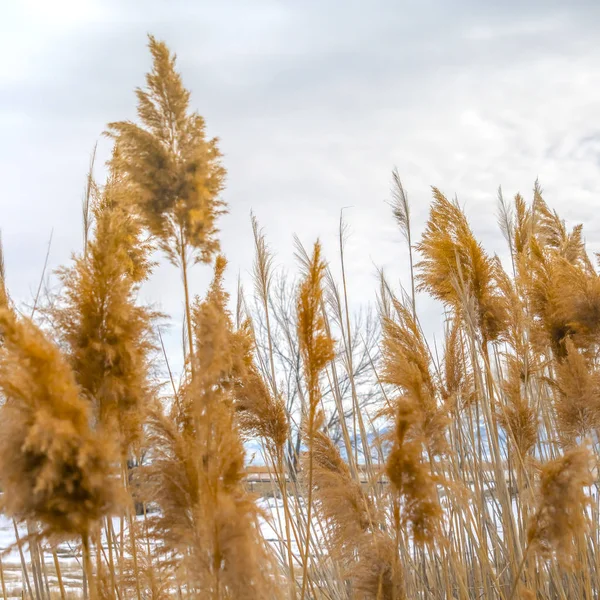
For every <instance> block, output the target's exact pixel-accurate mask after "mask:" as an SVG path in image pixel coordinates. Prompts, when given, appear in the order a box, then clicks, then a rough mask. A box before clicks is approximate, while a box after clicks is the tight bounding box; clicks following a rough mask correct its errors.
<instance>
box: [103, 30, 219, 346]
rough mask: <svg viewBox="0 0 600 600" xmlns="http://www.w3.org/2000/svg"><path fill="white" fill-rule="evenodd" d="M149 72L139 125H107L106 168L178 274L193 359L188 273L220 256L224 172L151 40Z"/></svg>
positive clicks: (172, 67) (168, 61) (161, 46)
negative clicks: (110, 143)
mask: <svg viewBox="0 0 600 600" xmlns="http://www.w3.org/2000/svg"><path fill="white" fill-rule="evenodd" d="M148 47H149V48H150V53H151V55H152V71H151V72H150V73H148V74H147V75H146V89H145V90H143V89H140V88H138V89H136V96H137V100H138V106H137V113H138V119H139V121H140V123H141V125H137V124H135V123H133V122H131V121H119V122H114V123H110V124H109V126H108V132H109V133H108V135H110V136H111V137H112V138H113V139H114V140H115V142H116V147H117V152H116V153H115V155H114V156H113V159H112V161H111V164H112V166H113V168H114V169H115V170H116V171H117V172H118V173H121V174H123V176H124V177H125V179H126V181H127V183H128V184H129V186H130V187H131V190H132V193H133V195H134V204H135V205H136V206H137V208H138V211H139V214H140V215H141V217H142V219H143V221H144V223H145V225H146V227H147V228H148V230H149V231H150V232H151V233H152V235H153V236H154V238H155V239H156V241H157V243H158V245H159V247H160V248H161V249H162V250H163V252H164V253H165V254H166V256H167V257H168V259H169V260H170V261H171V262H172V263H173V264H174V265H176V266H179V267H180V268H181V272H182V277H183V286H184V294H185V309H186V313H185V317H186V323H187V335H188V342H189V351H190V355H192V354H193V351H194V349H193V342H192V330H191V328H192V323H191V313H190V310H191V301H190V295H189V285H188V268H189V266H190V265H191V264H195V263H196V262H198V261H203V262H210V261H211V260H212V258H213V256H214V255H215V254H216V253H217V252H218V250H219V240H218V237H217V234H218V229H217V220H218V217H219V216H220V215H222V214H223V213H224V212H225V210H224V209H225V203H224V202H223V200H221V199H220V193H221V192H222V190H223V188H224V182H225V169H224V167H223V166H222V164H221V153H220V151H219V147H218V140H217V139H216V138H212V139H207V136H206V125H205V122H204V119H203V118H202V117H201V116H200V115H199V114H198V113H197V112H191V111H190V108H189V103H190V93H189V91H188V90H186V89H185V87H184V85H183V82H182V79H181V76H180V74H179V73H178V72H177V70H176V56H175V55H174V54H171V53H170V52H169V49H168V48H167V46H166V44H165V43H164V42H159V41H157V40H156V39H155V38H154V37H153V36H149V42H148Z"/></svg>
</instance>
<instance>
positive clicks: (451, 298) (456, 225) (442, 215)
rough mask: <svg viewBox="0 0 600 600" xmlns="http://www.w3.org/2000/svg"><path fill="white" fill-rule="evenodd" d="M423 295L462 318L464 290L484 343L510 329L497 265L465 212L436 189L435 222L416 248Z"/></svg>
mask: <svg viewBox="0 0 600 600" xmlns="http://www.w3.org/2000/svg"><path fill="white" fill-rule="evenodd" d="M416 248H417V250H418V251H419V252H420V254H421V256H422V257H423V258H422V260H421V261H420V262H419V263H417V269H418V273H417V281H419V285H418V288H417V289H418V290H420V291H427V292H429V293H430V294H431V295H432V296H433V297H434V298H437V299H438V300H441V301H442V302H443V303H444V304H446V305H448V306H450V307H452V308H453V309H455V310H457V312H458V314H461V307H462V306H463V304H464V301H463V299H462V294H461V293H460V290H461V289H464V290H465V291H466V292H467V293H468V294H469V295H470V296H472V298H473V300H474V303H475V314H476V326H477V328H478V330H479V331H480V333H481V336H482V340H483V341H484V342H489V341H494V340H495V339H497V338H498V336H499V335H500V333H501V331H502V330H503V329H504V326H505V321H506V307H505V305H504V302H503V301H502V297H501V295H500V294H499V293H498V290H497V277H498V274H497V270H498V267H497V263H495V262H494V261H493V260H491V259H490V258H489V257H488V256H487V255H486V253H485V252H484V250H483V248H482V246H481V244H479V243H478V242H477V240H476V239H475V237H474V236H473V233H472V232H471V229H470V227H469V224H468V222H467V218H466V217H465V215H464V213H463V212H462V210H461V209H460V208H459V206H458V205H457V204H456V203H453V202H450V201H449V200H448V199H447V198H446V197H445V196H444V195H443V194H442V193H441V192H440V191H439V190H438V189H437V188H433V204H432V206H431V211H430V216H429V221H428V222H427V227H426V229H425V232H424V234H423V236H422V238H421V241H420V242H419V243H418V244H417V246H416Z"/></svg>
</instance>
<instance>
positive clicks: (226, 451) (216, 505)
mask: <svg viewBox="0 0 600 600" xmlns="http://www.w3.org/2000/svg"><path fill="white" fill-rule="evenodd" d="M225 265H226V263H225V259H223V258H222V257H218V258H217V261H216V265H215V277H214V280H213V283H212V284H211V287H210V289H209V291H208V293H207V295H206V298H205V299H204V301H202V302H200V303H198V304H197V305H196V307H195V309H194V332H195V334H196V335H195V341H196V351H195V354H194V357H195V358H194V360H195V361H196V368H195V369H194V375H193V376H192V377H191V379H190V380H189V381H188V383H187V384H186V386H185V389H184V390H183V392H182V395H181V397H180V398H179V400H178V401H177V402H176V403H175V404H174V415H173V418H172V419H169V418H167V417H165V416H162V415H161V414H160V413H155V414H154V415H153V416H152V418H151V428H150V429H151V436H152V440H153V442H154V443H153V447H154V451H153V452H154V455H153V460H152V464H151V465H150V466H149V467H148V480H149V483H150V486H151V492H152V498H153V499H154V500H155V501H156V502H157V503H158V505H159V506H160V507H161V514H160V515H159V516H157V517H155V520H156V524H157V528H158V530H159V531H160V532H161V534H162V538H163V539H164V540H165V543H166V544H167V545H168V547H169V548H171V549H172V550H173V551H174V552H176V553H177V555H178V556H179V557H180V558H181V561H182V565H183V570H184V577H183V581H185V582H187V586H188V590H189V591H190V593H191V594H192V595H193V596H194V597H202V598H207V597H208V598H213V599H215V600H217V599H227V598H232V599H233V598H235V599H237V598H242V599H248V600H251V599H257V600H258V599H259V598H266V597H269V598H276V597H277V595H278V593H279V592H278V584H277V581H276V577H274V574H273V571H272V570H271V569H269V567H268V565H269V564H270V557H269V555H268V554H267V552H266V550H265V548H264V546H263V543H262V540H261V538H260V534H259V531H258V529H257V518H258V516H259V511H258V509H257V507H256V505H255V503H254V499H253V497H252V496H250V495H249V494H248V492H246V490H245V488H244V484H243V481H242V479H243V476H244V470H243V466H244V447H243V444H242V440H241V436H240V432H239V429H238V425H237V423H236V420H235V411H234V393H235V390H236V388H238V386H239V385H241V384H240V377H241V376H242V375H243V373H244V369H245V368H246V367H247V360H248V356H247V352H246V351H245V349H246V348H247V345H246V337H247V335H248V334H247V331H241V332H235V331H233V329H232V323H231V317H230V315H229V313H228V311H227V308H226V304H227V299H228V294H227V293H226V292H225V291H224V289H223V283H222V277H223V271H224V269H225Z"/></svg>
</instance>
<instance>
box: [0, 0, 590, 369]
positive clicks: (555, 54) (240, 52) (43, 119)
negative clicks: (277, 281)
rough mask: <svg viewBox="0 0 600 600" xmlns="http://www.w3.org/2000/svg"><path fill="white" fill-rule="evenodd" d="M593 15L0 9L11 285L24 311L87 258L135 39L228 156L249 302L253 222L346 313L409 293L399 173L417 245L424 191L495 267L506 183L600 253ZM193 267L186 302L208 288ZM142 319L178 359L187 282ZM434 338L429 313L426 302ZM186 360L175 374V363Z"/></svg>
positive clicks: (432, 5) (154, 3) (165, 293)
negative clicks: (338, 280)
mask: <svg viewBox="0 0 600 600" xmlns="http://www.w3.org/2000/svg"><path fill="white" fill-rule="evenodd" d="M598 31H600V3H599V2H597V0H589V1H588V2H578V1H571V2H553V1H551V0H550V1H549V0H544V1H542V0H538V1H529V2H528V1H521V2H517V1H513V0H508V1H503V2H495V1H486V2H481V1H476V0H452V1H450V0H421V1H414V2H412V1H407V0H402V1H394V0H374V1H372V2H358V1H352V0H346V1H344V0H336V1H333V0H321V1H313V0H303V1H296V2H292V1H291V0H290V1H267V0H252V1H247V2H243V1H241V0H239V1H233V0H231V1H230V0H222V1H220V2H213V1H208V0H207V1H204V0H195V1H193V2H192V1H189V2H184V1H180V0H170V1H167V0H144V2H133V1H130V0H120V1H117V0H53V1H52V2H47V1H45V0H41V1H40V0H0V55H1V56H2V59H1V60H0V181H1V188H0V227H1V230H2V238H3V243H4V252H5V262H6V272H7V283H8V286H9V289H10V293H11V295H12V297H13V298H14V299H15V301H16V302H17V303H27V302H29V303H31V301H32V298H33V297H34V296H35V294H36V290H37V288H38V285H39V281H40V277H41V274H42V271H43V266H44V260H45V256H46V252H47V248H48V243H49V239H50V237H51V236H52V243H51V245H50V253H49V259H48V270H47V274H48V285H50V286H53V285H55V284H56V280H55V278H53V277H52V272H53V270H54V269H55V268H56V267H58V266H59V265H64V264H68V262H69V260H70V257H71V254H72V252H79V251H80V249H81V244H82V225H81V200H82V195H83V189H84V185H85V179H86V173H87V170H88V165H89V160H90V154H91V152H92V149H93V147H94V145H95V144H96V143H98V160H97V167H96V174H97V176H98V177H99V178H101V177H102V171H103V169H102V163H103V162H104V161H105V160H106V158H107V157H108V155H109V152H110V143H109V141H108V140H107V139H106V138H104V137H102V132H103V131H104V130H105V127H106V124H107V123H108V122H111V121H115V120H123V119H134V118H135V97H134V89H135V87H137V86H142V85H143V84H144V74H145V73H146V72H147V71H148V70H149V68H150V57H149V53H148V51H147V47H146V44H147V34H149V33H151V34H153V35H154V36H156V37H157V38H159V39H162V40H164V41H166V42H167V44H168V45H169V46H170V48H171V49H172V50H173V51H174V52H176V54H177V57H178V68H179V70H180V72H181V74H182V77H183V81H184V83H185V85H186V87H188V88H189V89H190V90H191V93H192V96H191V104H192V107H193V108H194V109H196V110H198V111H199V112H200V114H202V115H203V116H204V118H205V119H206V122H207V128H208V132H209V134H210V135H211V136H213V135H214V136H218V137H219V138H220V140H221V141H220V147H221V150H222V151H223V153H224V164H225V166H226V168H227V170H228V183H227V188H226V190H225V192H224V193H223V199H224V200H225V201H226V202H227V203H228V205H229V214H228V215H227V216H225V217H224V218H223V219H222V220H221V231H222V233H221V239H222V247H223V251H224V253H225V255H226V256H227V258H228V260H229V270H228V275H227V277H228V284H229V285H230V287H231V289H234V288H235V285H236V281H237V278H238V275H239V276H240V278H241V280H242V282H244V283H245V286H246V289H248V288H251V277H250V272H251V268H252V229H251V224H250V212H251V211H253V212H254V214H255V215H256V217H257V218H258V220H259V222H260V224H261V225H262V226H263V227H264V231H265V234H266V236H267V239H268V242H269V244H270V246H271V248H272V250H273V251H274V252H275V254H276V264H277V265H279V266H280V268H282V269H290V270H292V271H293V270H294V268H295V264H294V259H293V251H294V247H293V235H294V234H297V235H298V237H299V238H300V240H301V241H302V243H303V244H305V245H306V246H307V247H309V246H310V245H311V244H312V243H313V242H314V240H315V239H316V238H317V237H319V238H320V239H321V240H322V242H323V245H324V249H325V254H326V256H327V258H328V259H329V261H330V263H331V265H332V268H333V269H334V271H335V272H339V253H338V227H339V219H340V212H341V211H342V209H343V211H344V212H343V214H344V218H345V220H346V222H347V225H348V235H347V241H346V254H345V258H346V261H347V269H348V280H349V294H350V297H351V298H352V303H353V307H355V308H356V307H359V306H362V305H364V304H367V303H369V302H374V300H375V289H376V268H377V267H381V268H383V269H384V270H385V271H386V273H387V274H388V276H389V277H390V279H391V281H392V282H393V284H394V285H395V286H399V285H400V284H402V285H405V286H408V285H409V279H408V263H407V254H406V248H405V245H404V241H403V238H402V236H401V235H400V233H399V232H398V230H397V228H396V226H395V223H394V221H393V219H392V217H391V211H390V208H389V206H388V204H387V202H388V201H389V199H390V185H391V170H392V168H393V167H394V166H395V167H397V168H398V170H399V172H400V174H401V177H402V180H403V183H404V186H405V188H406V190H407V192H408V195H409V200H410V202H411V210H412V219H413V226H414V229H415V233H414V235H415V237H418V235H419V233H420V232H421V231H422V229H423V227H424V225H425V222H426V220H427V213H428V207H429V203H430V199H431V186H433V185H434V186H436V187H438V188H440V189H441V190H442V191H443V192H444V193H445V194H446V195H447V196H449V197H454V196H456V197H457V198H458V201H459V202H460V203H461V206H463V207H464V209H465V211H466V213H467V215H468V217H469V219H470V221H471V224H472V227H473V230H474V231H475V233H476V235H477V236H478V237H479V238H481V239H482V241H483V243H484V246H485V247H486V249H487V250H488V251H489V252H490V253H498V254H500V255H502V254H503V253H504V255H505V253H506V250H505V242H504V240H503V238H502V235H501V234H500V232H499V230H498V227H497V224H496V214H497V209H496V197H497V190H498V186H500V185H501V186H502V189H503V192H504V195H505V196H506V197H512V196H513V195H514V194H515V193H517V192H521V193H523V195H524V196H525V197H526V198H530V197H531V190H532V188H533V183H534V181H535V179H536V178H539V180H540V183H541V185H542V188H543V189H544V192H545V198H546V200H547V202H548V203H549V204H550V206H551V207H553V208H555V209H557V210H558V211H559V213H560V214H561V215H562V216H563V217H564V218H565V219H566V220H567V223H568V224H575V223H578V222H583V223H584V231H585V233H586V237H587V240H588V245H589V247H590V250H600V211H598V210H597V207H598V205H599V198H598V190H599V189H600V44H598V41H597V32H598ZM210 274H211V273H210V269H209V268H208V267H206V266H197V267H195V268H194V270H193V272H192V275H191V279H192V289H193V291H194V293H198V294H202V292H203V291H204V290H205V289H206V285H207V282H208V281H209V279H210ZM140 301H141V302H147V303H152V304H153V305H154V306H155V307H157V308H158V309H160V310H162V311H164V312H165V313H168V314H169V315H171V317H172V318H171V319H170V324H171V327H170V333H168V334H167V344H168V346H169V349H170V350H171V349H172V351H173V352H174V353H175V354H177V352H178V348H179V347H180V330H181V315H182V292H181V281H180V276H179V273H178V272H177V270H175V269H174V268H173V267H171V266H169V265H165V264H161V265H160V266H159V267H158V268H157V269H156V271H155V273H154V275H153V276H152V279H151V280H150V281H149V282H148V283H147V284H146V285H145V286H144V287H143V289H142V290H141V293H140ZM419 302H420V303H421V306H422V307H423V310H424V314H425V321H426V322H425V323H424V326H425V328H426V330H427V331H435V330H436V328H438V327H439V324H440V312H439V307H435V306H433V305H432V304H431V303H430V302H428V301H427V300H426V299H424V298H420V299H419ZM175 362H177V359H176V360H175Z"/></svg>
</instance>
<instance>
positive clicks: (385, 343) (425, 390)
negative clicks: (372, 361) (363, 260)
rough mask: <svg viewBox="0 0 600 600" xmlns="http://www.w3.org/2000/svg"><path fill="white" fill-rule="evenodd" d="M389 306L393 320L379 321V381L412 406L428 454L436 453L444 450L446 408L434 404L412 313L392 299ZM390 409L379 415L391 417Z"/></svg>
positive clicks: (424, 349)
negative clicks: (380, 367)
mask: <svg viewBox="0 0 600 600" xmlns="http://www.w3.org/2000/svg"><path fill="white" fill-rule="evenodd" d="M392 303H393V306H394V309H395V314H396V317H395V318H392V317H384V318H383V326H382V329H383V340H382V358H383V365H382V373H381V379H382V381H384V382H385V383H389V384H391V385H393V386H395V387H396V388H398V389H399V390H401V392H402V397H403V401H404V400H408V401H409V402H411V403H413V404H414V406H415V408H416V409H417V410H418V411H419V413H420V419H419V424H420V427H421V431H422V435H423V438H424V439H425V440H426V443H427V447H428V449H429V450H430V452H431V454H432V455H434V454H439V453H441V452H443V450H444V448H445V447H446V439H445V431H446V427H447V424H448V416H447V406H445V405H444V403H439V402H438V398H437V393H436V392H437V388H436V385H435V382H434V379H433V377H432V375H431V373H430V369H429V352H428V349H427V346H426V343H425V340H424V339H423V336H422V335H421V332H420V330H419V326H418V323H417V321H416V320H415V317H414V316H413V313H412V311H411V310H409V309H407V307H406V306H404V305H403V304H402V303H401V302H399V301H398V300H397V299H395V298H392ZM456 384H457V385H460V384H459V383H458V382H456ZM391 410H392V412H391V413H390V411H389V410H387V411H385V410H384V411H383V412H384V413H387V416H393V414H394V411H395V409H394V408H392V409H391Z"/></svg>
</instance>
